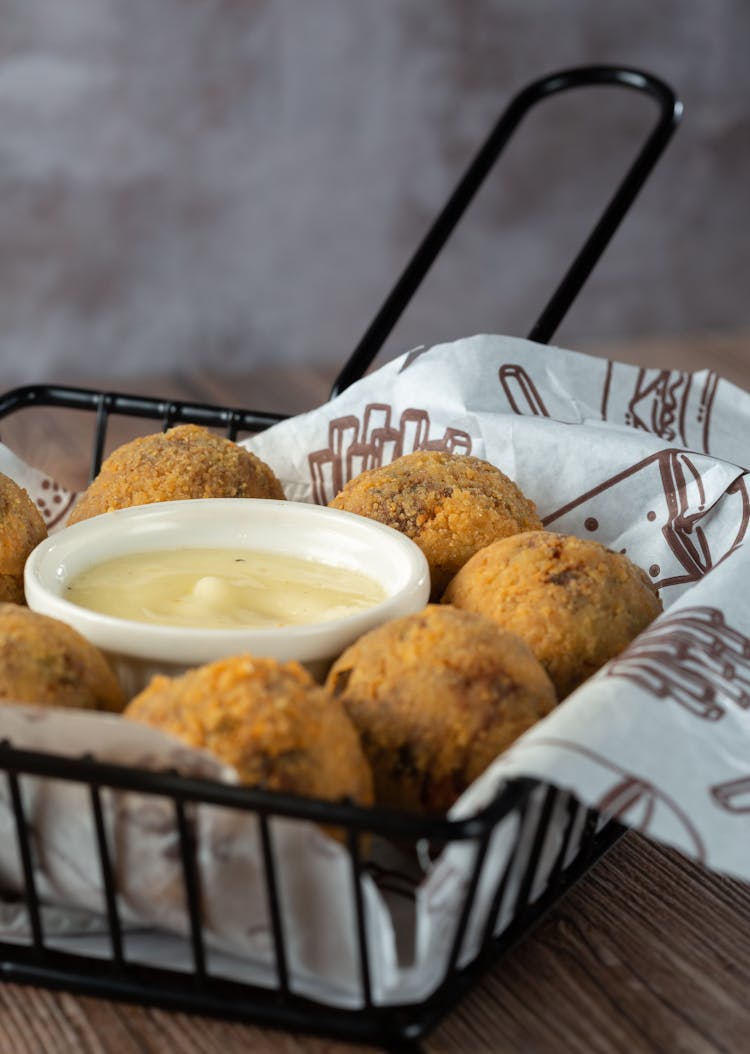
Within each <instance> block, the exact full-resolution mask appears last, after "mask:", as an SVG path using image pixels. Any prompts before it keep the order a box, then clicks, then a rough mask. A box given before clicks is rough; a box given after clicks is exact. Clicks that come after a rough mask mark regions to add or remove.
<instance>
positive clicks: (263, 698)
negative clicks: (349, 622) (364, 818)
mask: <svg viewBox="0 0 750 1054" xmlns="http://www.w3.org/2000/svg"><path fill="white" fill-rule="evenodd" d="M125 716H126V717H129V718H131V719H133V720H136V721H143V722H145V723H146V724H148V725H153V726H154V727H155V728H160V729H162V730H163V731H165V732H170V733H172V735H174V736H177V737H178V738H179V739H182V740H184V741H185V742H186V743H188V744H189V745H190V746H192V747H200V748H202V749H204V750H208V751H210V752H211V753H213V754H214V755H216V757H218V758H220V759H221V760H222V761H224V762H226V763H228V764H229V765H233V766H234V767H235V769H236V770H237V772H238V774H239V778H240V780H241V781H242V782H243V783H247V784H251V785H252V786H256V787H262V788H264V789H267V790H275V791H285V792H287V793H290V794H304V795H311V796H313V797H316V798H325V799H329V800H336V799H339V798H351V799H353V800H354V801H355V802H357V803H358V804H362V805H369V804H371V803H372V773H371V772H370V768H369V766H368V764H367V761H366V760H365V757H364V755H363V753H362V747H361V745H360V742H359V738H358V737H357V733H356V732H355V730H354V727H353V725H352V723H351V721H350V720H349V718H348V717H347V716H346V713H345V712H344V709H343V707H342V705H341V703H340V702H338V701H337V700H335V699H331V698H330V696H329V695H328V693H327V692H326V691H325V689H324V688H322V687H321V686H320V685H318V684H316V682H315V681H314V680H313V679H312V677H311V676H310V674H308V672H307V671H306V670H305V669H303V668H302V666H300V665H299V663H296V662H287V663H280V662H277V661H276V659H256V658H253V657H251V656H249V655H243V656H239V657H234V658H228V659H219V660H218V661H216V662H213V663H209V664H208V665H206V666H201V667H199V668H198V669H195V670H189V671H188V672H187V673H185V674H183V675H182V676H180V677H175V678H169V677H163V676H158V677H154V678H153V680H152V681H151V682H150V684H149V685H148V686H147V687H146V688H145V689H144V690H143V691H142V692H141V693H140V694H139V695H137V696H136V697H135V699H133V700H132V701H131V702H130V704H129V705H128V707H127V709H126V710H125Z"/></svg>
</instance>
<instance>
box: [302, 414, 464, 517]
mask: <svg viewBox="0 0 750 1054" xmlns="http://www.w3.org/2000/svg"><path fill="white" fill-rule="evenodd" d="M415 450H445V451H447V452H448V453H452V454H470V453H471V436H470V435H469V433H468V432H464V431H462V430H461V429H459V428H446V429H445V430H444V431H443V434H442V435H441V436H438V437H436V438H430V415H429V414H428V412H427V411H426V410H420V409H415V408H410V409H407V410H404V411H403V412H402V413H401V415H400V416H399V418H398V420H397V421H394V413H393V408H392V407H391V406H390V405H389V404H388V403H369V404H368V405H367V406H366V407H365V409H364V413H363V414H362V417H361V418H359V417H356V416H354V415H353V414H350V415H348V416H346V417H337V418H335V419H334V420H333V421H331V422H330V423H329V425H328V446H327V447H325V448H324V449H323V450H316V451H314V452H313V453H312V454H309V455H308V464H309V466H310V478H311V481H312V488H313V501H314V502H315V503H316V504H318V505H327V504H328V502H329V501H332V500H333V498H335V497H336V495H337V494H338V493H339V491H340V490H341V488H342V487H343V486H344V484H345V483H348V481H349V480H350V479H354V477H355V476H358V475H359V474H360V472H364V471H366V470H367V469H371V468H379V467H380V466H381V465H389V464H390V463H391V462H392V461H395V460H396V458H398V457H401V456H402V454H410V453H412V452H413V451H415Z"/></svg>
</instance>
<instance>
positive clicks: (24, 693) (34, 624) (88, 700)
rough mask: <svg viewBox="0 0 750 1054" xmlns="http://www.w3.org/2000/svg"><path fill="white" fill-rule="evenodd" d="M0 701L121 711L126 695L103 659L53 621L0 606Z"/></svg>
mask: <svg viewBox="0 0 750 1054" xmlns="http://www.w3.org/2000/svg"><path fill="white" fill-rule="evenodd" d="M0 699H2V700H3V701H4V702H11V703H13V702H16V703H37V704H40V705H43V706H67V707H74V708H76V709H82V710H111V711H115V712H117V711H120V710H122V708H123V706H124V705H125V695H124V693H123V690H122V688H121V687H120V684H119V682H118V681H117V678H116V677H115V675H114V673H113V672H112V670H111V668H110V666H109V664H108V663H107V661H106V659H105V658H104V656H103V655H102V653H101V652H100V651H99V649H98V648H96V647H95V646H94V645H93V644H91V643H90V641H87V640H86V639H85V638H84V637H82V636H81V634H80V633H78V632H77V631H76V630H74V629H73V628H72V627H71V626H68V625H67V624H66V623H64V622H60V621H59V620H58V619H54V618H49V617H48V616H47V615H40V614H39V613H38V612H36V611H30V610H29V609H28V608H26V607H19V606H18V605H16V604H0Z"/></svg>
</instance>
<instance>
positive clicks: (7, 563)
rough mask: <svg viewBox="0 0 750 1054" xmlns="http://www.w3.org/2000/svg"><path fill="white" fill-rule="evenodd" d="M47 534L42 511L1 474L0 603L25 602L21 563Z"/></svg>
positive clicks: (22, 490)
mask: <svg viewBox="0 0 750 1054" xmlns="http://www.w3.org/2000/svg"><path fill="white" fill-rule="evenodd" d="M46 537H47V528H46V526H45V523H44V520H43V519H42V514H41V513H40V511H39V509H38V508H37V507H36V505H35V504H34V502H33V501H32V500H31V498H30V497H29V495H28V494H27V493H26V491H25V490H24V489H23V488H22V487H19V486H18V484H17V483H16V482H15V481H14V480H12V479H10V478H9V477H8V476H4V475H3V474H2V473H0V602H1V601H10V602H11V603H12V604H23V603H24V595H23V568H24V564H25V563H26V558H27V556H28V555H29V553H30V552H31V550H32V549H33V548H34V547H35V546H36V545H38V544H39V542H42V541H44V539H45V538H46Z"/></svg>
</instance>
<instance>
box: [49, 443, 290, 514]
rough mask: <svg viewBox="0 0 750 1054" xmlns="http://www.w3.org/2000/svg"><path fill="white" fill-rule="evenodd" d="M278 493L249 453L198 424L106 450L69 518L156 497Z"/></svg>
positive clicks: (278, 488) (281, 494)
mask: <svg viewBox="0 0 750 1054" xmlns="http://www.w3.org/2000/svg"><path fill="white" fill-rule="evenodd" d="M283 497H284V491H283V490H282V487H281V484H280V483H279V481H278V479H277V478H276V476H275V474H274V473H273V471H272V470H271V469H270V468H269V466H268V465H266V464H265V462H263V461H261V460H260V458H259V457H256V456H255V454H253V453H252V452H251V451H249V450H245V448H244V447H241V446H239V445H238V444H237V443H233V442H231V440H229V439H223V438H222V437H221V436H216V435H214V434H213V433H212V432H209V431H208V430H207V429H205V428H201V427H200V426H199V425H178V426H177V427H176V428H170V429H169V431H167V432H157V433H155V434H153V435H148V436H141V437H140V438H139V439H134V440H132V442H130V443H125V444H124V446H121V447H118V449H117V450H115V451H114V452H113V453H112V454H110V456H109V457H108V458H107V459H106V461H105V462H104V464H103V465H102V467H101V471H100V472H99V475H98V476H97V477H96V479H95V480H93V482H92V483H90V484H89V486H88V488H87V489H86V490H85V491H84V492H83V494H82V495H81V497H80V498H79V499H78V501H77V503H76V505H75V507H74V509H73V512H72V513H71V515H70V518H69V520H68V522H69V523H78V521H79V520H86V519H89V517H91V516H98V515H99V514H100V513H103V512H112V511H113V510H114V509H126V508H128V507H129V506H131V505H148V504H150V503H151V502H156V501H179V500H181V499H185V498H283Z"/></svg>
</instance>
